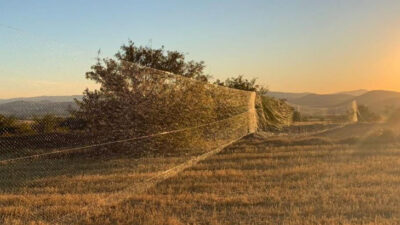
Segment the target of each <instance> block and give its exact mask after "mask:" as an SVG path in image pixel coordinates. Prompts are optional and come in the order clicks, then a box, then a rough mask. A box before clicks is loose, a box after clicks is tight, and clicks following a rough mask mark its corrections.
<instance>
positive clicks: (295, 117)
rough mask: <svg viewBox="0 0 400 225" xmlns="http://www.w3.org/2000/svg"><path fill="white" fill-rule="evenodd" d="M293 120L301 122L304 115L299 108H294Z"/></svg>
mask: <svg viewBox="0 0 400 225" xmlns="http://www.w3.org/2000/svg"><path fill="white" fill-rule="evenodd" d="M292 120H293V122H300V121H302V116H301V114H300V112H299V111H297V110H294V111H293V116H292Z"/></svg>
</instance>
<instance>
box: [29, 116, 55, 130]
mask: <svg viewBox="0 0 400 225" xmlns="http://www.w3.org/2000/svg"><path fill="white" fill-rule="evenodd" d="M33 121H34V122H33V124H32V129H33V130H34V131H36V132H37V133H40V134H44V133H52V132H56V131H59V130H60V128H61V126H60V125H61V122H62V118H58V117H56V116H54V115H45V116H43V117H36V118H34V119H33Z"/></svg>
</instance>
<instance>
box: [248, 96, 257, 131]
mask: <svg viewBox="0 0 400 225" xmlns="http://www.w3.org/2000/svg"><path fill="white" fill-rule="evenodd" d="M256 131H257V111H256V92H251V94H250V98H249V133H250V134H251V133H255V132H256Z"/></svg>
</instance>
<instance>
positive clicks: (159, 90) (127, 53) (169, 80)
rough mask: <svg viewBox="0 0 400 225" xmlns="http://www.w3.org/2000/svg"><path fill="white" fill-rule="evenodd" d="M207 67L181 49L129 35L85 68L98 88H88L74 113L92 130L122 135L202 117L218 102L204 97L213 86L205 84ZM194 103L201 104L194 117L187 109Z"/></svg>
mask: <svg viewBox="0 0 400 225" xmlns="http://www.w3.org/2000/svg"><path fill="white" fill-rule="evenodd" d="M148 68H152V69H148ZM204 68H205V66H204V63H203V62H194V61H185V56H184V54H183V53H180V52H177V51H165V50H164V48H160V49H151V48H148V47H137V46H135V45H134V43H133V42H131V41H129V43H128V44H127V45H123V46H122V47H121V50H120V51H119V52H118V53H117V54H116V55H115V58H114V59H102V60H100V59H98V62H97V63H96V64H95V65H93V66H92V67H91V71H89V72H87V73H86V77H87V78H88V79H90V80H93V81H95V82H97V83H99V84H100V88H99V90H95V91H89V90H85V92H84V97H83V99H82V101H77V103H78V105H79V110H77V111H75V112H74V115H75V116H76V117H77V118H78V119H80V120H82V121H85V124H87V126H88V128H89V129H91V130H93V131H106V132H111V131H113V132H114V131H115V132H122V133H123V134H124V135H133V134H135V135H136V134H145V133H150V132H151V133H153V132H157V131H160V130H163V128H165V127H166V126H167V125H169V126H170V128H174V127H177V126H178V125H179V126H184V125H187V124H185V122H186V123H189V122H190V121H191V122H193V120H194V119H198V120H201V118H202V116H205V115H202V114H201V112H204V114H206V113H207V112H210V110H208V111H207V110H206V109H207V108H211V107H213V104H214V103H213V102H212V101H211V99H210V98H209V97H205V96H210V95H209V94H208V95H207V94H206V93H205V92H210V90H209V89H206V88H204V83H206V82H207V81H208V77H209V76H207V75H206V74H205V73H204ZM153 69H156V70H153ZM161 71H167V72H170V73H173V74H177V75H180V76H175V75H168V74H165V72H161ZM188 78H189V79H188ZM191 79H194V80H197V81H199V82H197V81H196V82H195V81H193V80H191ZM185 104H186V105H185ZM195 108H197V109H199V108H203V110H201V112H199V113H198V115H197V117H196V118H195V117H193V118H190V116H188V115H189V114H188V112H190V111H191V110H192V111H194V110H195ZM185 111H188V112H186V117H188V118H182V119H181V121H180V123H179V124H177V119H176V118H177V117H178V116H183V115H184V114H183V112H185ZM174 117H175V118H174ZM192 125H193V123H192ZM116 135H117V134H116Z"/></svg>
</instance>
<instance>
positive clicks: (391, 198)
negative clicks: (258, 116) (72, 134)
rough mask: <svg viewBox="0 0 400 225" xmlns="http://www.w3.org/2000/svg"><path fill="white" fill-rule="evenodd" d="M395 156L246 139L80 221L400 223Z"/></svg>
mask: <svg viewBox="0 0 400 225" xmlns="http://www.w3.org/2000/svg"><path fill="white" fill-rule="evenodd" d="M399 156H400V146H386V147H382V146H381V147H379V146H375V147H366V146H364V147H362V148H361V147H360V146H346V145H311V146H281V147H276V146H272V147H269V146H268V141H267V140H266V139H265V138H264V137H262V136H261V137H260V136H258V137H257V136H255V137H249V138H246V139H244V140H242V141H240V142H239V143H236V144H234V145H233V146H231V147H229V148H227V149H226V150H225V151H223V152H221V153H220V154H218V155H215V156H214V157H211V158H209V159H207V160H205V161H203V162H202V163H200V164H198V165H196V166H194V167H193V168H191V169H188V170H186V171H184V172H183V173H181V174H180V175H179V176H177V177H174V178H171V179H168V180H166V181H164V182H162V183H160V184H158V185H157V186H156V187H154V188H151V189H149V190H148V191H147V192H146V193H145V194H139V195H136V196H132V197H131V198H129V199H127V200H126V201H125V202H124V203H123V204H120V205H118V206H117V207H113V208H108V209H106V210H105V211H97V212H95V214H94V215H93V217H86V218H84V219H82V220H81V221H80V224H124V223H125V224H332V225H333V224H400V189H399V184H400V157H399Z"/></svg>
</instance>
